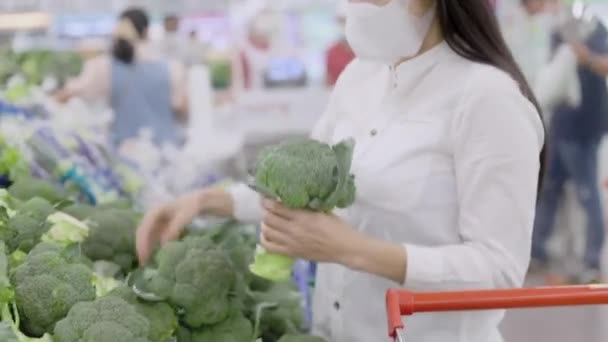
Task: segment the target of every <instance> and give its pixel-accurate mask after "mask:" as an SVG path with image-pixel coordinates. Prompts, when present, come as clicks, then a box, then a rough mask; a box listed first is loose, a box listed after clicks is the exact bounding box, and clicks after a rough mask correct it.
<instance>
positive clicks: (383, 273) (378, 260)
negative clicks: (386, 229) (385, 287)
mask: <svg viewBox="0 0 608 342" xmlns="http://www.w3.org/2000/svg"><path fill="white" fill-rule="evenodd" d="M337 262H338V263H339V264H341V265H343V266H345V267H348V268H350V269H351V270H353V271H358V272H364V273H371V274H375V275H377V276H380V277H383V278H387V279H390V280H393V281H395V282H397V283H399V284H402V283H403V281H404V280H405V274H406V269H407V253H406V250H405V248H404V247H403V246H402V245H400V244H395V243H391V242H387V241H382V240H378V239H374V238H371V237H367V236H365V235H363V234H362V233H360V232H357V231H353V234H352V235H351V236H349V237H348V238H346V239H344V240H343V243H342V247H341V248H340V252H339V255H338V257H337Z"/></svg>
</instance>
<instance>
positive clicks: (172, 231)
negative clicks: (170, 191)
mask: <svg viewBox="0 0 608 342" xmlns="http://www.w3.org/2000/svg"><path fill="white" fill-rule="evenodd" d="M201 211H202V206H201V193H200V192H196V193H191V194H188V195H185V196H183V197H181V198H179V199H177V200H176V201H174V202H172V203H169V204H167V205H164V206H161V207H159V208H157V209H155V210H152V211H150V212H149V213H147V214H146V216H145V217H144V219H143V221H142V224H141V225H140V227H139V228H138V229H137V237H136V238H137V255H138V257H139V262H140V264H141V265H145V264H146V263H147V262H148V261H149V259H150V257H151V256H152V252H153V250H154V248H155V247H156V244H157V243H159V242H160V243H161V245H164V244H166V243H167V242H169V241H172V240H176V239H178V238H179V237H180V236H181V235H182V233H183V231H184V227H186V226H187V225H189V224H190V223H192V221H193V220H194V218H195V217H196V216H198V215H199V214H200V213H201Z"/></svg>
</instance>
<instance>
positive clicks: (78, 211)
mask: <svg viewBox="0 0 608 342" xmlns="http://www.w3.org/2000/svg"><path fill="white" fill-rule="evenodd" d="M61 211H63V212H64V213H66V214H68V215H70V216H72V217H74V218H77V219H79V220H81V221H84V220H86V219H88V218H89V217H90V216H91V215H93V213H94V212H95V207H93V206H91V205H88V204H82V203H75V204H72V205H69V206H67V207H65V208H63V209H61Z"/></svg>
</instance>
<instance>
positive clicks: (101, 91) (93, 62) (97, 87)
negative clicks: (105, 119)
mask: <svg viewBox="0 0 608 342" xmlns="http://www.w3.org/2000/svg"><path fill="white" fill-rule="evenodd" d="M110 72H111V67H110V59H109V58H108V57H107V56H100V57H95V58H93V59H90V60H88V61H86V62H85V63H84V65H83V67H82V71H81V73H80V75H78V76H77V77H76V78H74V79H72V80H70V81H69V82H68V83H67V85H66V89H67V91H68V92H70V93H71V94H72V95H73V96H78V97H82V98H84V99H86V100H90V101H91V100H99V99H103V100H104V101H109V99H110Z"/></svg>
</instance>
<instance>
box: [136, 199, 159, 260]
mask: <svg viewBox="0 0 608 342" xmlns="http://www.w3.org/2000/svg"><path fill="white" fill-rule="evenodd" d="M161 217H162V211H161V210H155V211H152V212H150V213H148V214H146V215H145V216H144V218H143V220H142V223H141V225H140V226H139V228H138V229H137V232H136V239H135V240H136V241H135V245H136V250H137V257H138V259H139V263H140V264H141V265H145V264H146V263H147V262H148V260H149V259H150V256H151V255H152V249H153V247H154V243H155V241H154V239H155V235H156V233H157V232H156V231H157V230H158V229H159V228H158V226H159V223H160V221H161Z"/></svg>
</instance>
